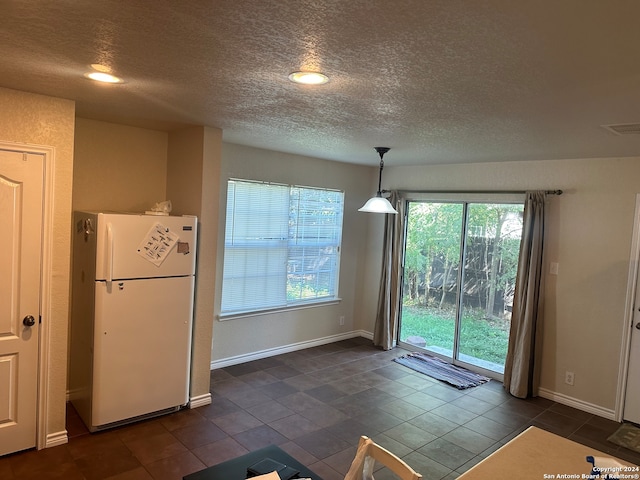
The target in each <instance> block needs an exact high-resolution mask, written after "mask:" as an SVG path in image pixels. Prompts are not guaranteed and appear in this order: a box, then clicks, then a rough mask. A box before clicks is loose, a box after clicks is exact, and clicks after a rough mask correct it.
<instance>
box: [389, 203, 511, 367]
mask: <svg viewBox="0 0 640 480" xmlns="http://www.w3.org/2000/svg"><path fill="white" fill-rule="evenodd" d="M522 212H523V205H522V204H521V203H478V202H465V201H459V202H432V201H429V202H428V201H410V202H409V203H408V208H407V229H406V235H405V252H404V277H403V295H402V310H401V312H402V313H401V318H400V336H399V338H400V342H401V343H403V344H405V346H406V347H408V348H411V349H413V350H416V349H424V350H427V351H429V352H431V353H434V354H436V355H438V356H440V357H444V358H446V359H449V360H450V361H452V362H453V363H459V364H463V365H465V366H471V367H474V369H476V370H485V371H489V372H494V373H497V374H502V373H503V372H504V360H505V356H506V353H507V345H508V337H509V321H510V317H511V307H512V303H513V291H514V284H515V277H516V269H517V262H518V252H519V248H520V235H521V232H522Z"/></svg>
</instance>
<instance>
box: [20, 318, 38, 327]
mask: <svg viewBox="0 0 640 480" xmlns="http://www.w3.org/2000/svg"><path fill="white" fill-rule="evenodd" d="M22 324H23V325H24V326H25V327H33V326H34V325H35V324H36V319H35V318H33V315H27V316H26V317H24V318H23V319H22Z"/></svg>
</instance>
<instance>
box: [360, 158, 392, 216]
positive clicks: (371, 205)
mask: <svg viewBox="0 0 640 480" xmlns="http://www.w3.org/2000/svg"><path fill="white" fill-rule="evenodd" d="M389 150H390V148H388V147H375V151H376V152H378V155H380V175H379V177H378V193H376V196H375V197H371V198H370V199H369V200H367V203H365V204H364V205H363V206H362V208H359V209H358V211H359V212H370V213H398V212H397V211H396V209H395V208H393V206H392V205H391V203H390V202H389V200H387V199H386V198H384V197H383V196H382V169H383V168H384V161H383V160H382V157H384V154H385V153H387V152H388V151H389Z"/></svg>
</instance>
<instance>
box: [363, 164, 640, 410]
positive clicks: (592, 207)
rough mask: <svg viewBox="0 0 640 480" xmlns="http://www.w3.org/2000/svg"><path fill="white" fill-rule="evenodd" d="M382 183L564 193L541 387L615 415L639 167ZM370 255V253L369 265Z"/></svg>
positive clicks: (555, 211)
mask: <svg viewBox="0 0 640 480" xmlns="http://www.w3.org/2000/svg"><path fill="white" fill-rule="evenodd" d="M384 173H385V175H384V183H385V185H386V187H387V188H397V189H407V190H411V189H413V190H429V189H433V190H446V189H454V190H466V189H469V190H484V189H488V190H494V189H502V190H525V189H556V188H559V189H562V190H563V191H564V194H563V195H562V196H560V197H555V196H552V197H550V198H549V201H548V204H549V228H548V230H547V245H546V262H545V265H546V266H547V267H548V264H549V262H558V263H559V274H558V276H551V275H547V276H546V280H547V286H546V291H545V295H546V305H545V321H544V346H543V352H544V361H543V364H542V382H541V387H542V388H543V389H545V390H547V391H548V392H554V393H555V394H557V395H559V399H560V400H561V401H562V400H563V399H564V400H566V399H569V400H578V402H581V403H582V404H584V405H583V406H586V407H590V406H594V407H596V408H601V409H604V410H610V411H613V409H614V408H615V400H616V388H617V382H618V368H619V362H620V356H621V349H622V344H621V343H622V342H621V339H622V334H623V321H624V315H625V311H624V308H625V300H626V292H627V276H628V272H629V259H630V248H631V236H632V229H633V216H634V210H635V196H636V193H638V192H640V184H639V183H638V179H639V178H640V158H624V159H616V158H606V159H579V160H556V161H538V162H504V163H488V164H474V165H452V166H429V167H395V168H394V167H387V168H385V172H384ZM371 235H372V236H373V237H377V236H379V235H381V232H377V233H373V232H372V234H371ZM378 251H379V250H378V249H377V248H374V249H372V250H370V253H369V258H370V263H371V264H372V265H373V264H374V263H375V262H376V261H377V260H378V256H379V254H378ZM372 268H377V267H373V266H372ZM369 287H370V289H373V286H371V285H370V286H369ZM371 291H373V290H371ZM567 370H568V371H572V372H574V373H575V385H574V386H569V385H566V384H565V383H564V374H565V371H567ZM564 397H566V399H565V398H564Z"/></svg>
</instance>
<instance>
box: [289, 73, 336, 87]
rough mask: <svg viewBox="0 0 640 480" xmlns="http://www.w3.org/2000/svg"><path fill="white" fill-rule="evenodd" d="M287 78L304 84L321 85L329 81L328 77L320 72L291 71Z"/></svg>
mask: <svg viewBox="0 0 640 480" xmlns="http://www.w3.org/2000/svg"><path fill="white" fill-rule="evenodd" d="M289 80H291V81H292V82H294V83H302V84H304V85H322V84H323V83H327V82H328V81H329V77H327V76H326V75H323V74H322V73H320V72H293V73H292V74H291V75H289Z"/></svg>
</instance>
